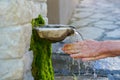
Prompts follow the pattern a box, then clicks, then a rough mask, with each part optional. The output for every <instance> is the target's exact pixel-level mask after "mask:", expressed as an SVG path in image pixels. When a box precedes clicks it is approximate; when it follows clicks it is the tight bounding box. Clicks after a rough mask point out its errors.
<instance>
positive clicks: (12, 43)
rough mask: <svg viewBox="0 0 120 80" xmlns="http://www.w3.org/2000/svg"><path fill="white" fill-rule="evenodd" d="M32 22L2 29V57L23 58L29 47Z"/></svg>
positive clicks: (0, 52) (0, 41) (0, 50)
mask: <svg viewBox="0 0 120 80" xmlns="http://www.w3.org/2000/svg"><path fill="white" fill-rule="evenodd" d="M30 26H31V24H26V25H20V26H16V27H15V26H14V28H13V27H9V28H7V27H4V28H1V29H0V34H2V35H0V59H13V58H21V57H22V56H23V55H24V53H25V51H26V50H28V49H29V45H30V37H31V31H32V29H31V27H30Z"/></svg>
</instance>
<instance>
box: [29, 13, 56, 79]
mask: <svg viewBox="0 0 120 80" xmlns="http://www.w3.org/2000/svg"><path fill="white" fill-rule="evenodd" d="M31 23H32V27H33V28H34V27H37V26H43V25H45V21H44V20H43V18H42V16H40V15H39V16H38V18H36V19H33V20H32V22H31ZM30 49H31V50H33V54H34V59H33V63H32V74H33V77H34V80H54V73H53V67H52V60H51V55H52V52H51V42H49V41H47V40H45V39H41V38H39V36H38V34H37V32H36V30H34V29H33V30H32V38H31V44H30Z"/></svg>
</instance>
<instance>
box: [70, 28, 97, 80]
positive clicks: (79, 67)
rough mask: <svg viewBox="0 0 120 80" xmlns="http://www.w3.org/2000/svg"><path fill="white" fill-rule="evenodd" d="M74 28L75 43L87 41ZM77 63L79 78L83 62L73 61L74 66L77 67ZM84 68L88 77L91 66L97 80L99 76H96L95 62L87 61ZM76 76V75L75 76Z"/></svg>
mask: <svg viewBox="0 0 120 80" xmlns="http://www.w3.org/2000/svg"><path fill="white" fill-rule="evenodd" d="M72 28H73V30H74V32H75V34H74V35H73V36H74V39H75V40H74V41H76V42H78V41H80V40H82V41H83V40H85V39H84V37H83V35H82V34H81V33H80V32H78V31H77V29H75V28H74V27H72ZM72 42H73V41H72ZM75 61H76V62H77V65H78V71H79V72H78V77H79V76H80V74H81V73H80V70H81V65H80V64H81V60H79V59H78V60H74V59H73V60H72V65H75ZM83 66H84V68H85V73H84V75H85V76H87V75H89V74H90V73H89V68H88V67H89V66H90V67H92V68H93V74H92V75H93V76H92V77H93V79H96V78H97V74H96V69H94V62H90V61H87V62H83ZM74 76H75V75H74Z"/></svg>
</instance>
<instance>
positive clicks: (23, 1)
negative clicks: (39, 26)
mask: <svg viewBox="0 0 120 80" xmlns="http://www.w3.org/2000/svg"><path fill="white" fill-rule="evenodd" d="M43 1H44V0H42V3H35V2H33V1H27V0H20V1H19V0H14V1H13V0H9V1H8V0H1V1H0V11H1V13H0V27H6V26H13V25H19V24H24V23H29V22H31V19H32V18H35V17H37V16H38V14H42V15H43V16H44V17H45V16H46V15H47V5H46V3H45V2H43Z"/></svg>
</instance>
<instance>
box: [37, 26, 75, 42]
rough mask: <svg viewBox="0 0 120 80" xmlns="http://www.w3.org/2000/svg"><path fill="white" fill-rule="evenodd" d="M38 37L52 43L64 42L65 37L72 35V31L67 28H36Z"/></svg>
mask: <svg viewBox="0 0 120 80" xmlns="http://www.w3.org/2000/svg"><path fill="white" fill-rule="evenodd" d="M36 30H37V32H38V34H39V37H40V38H44V39H47V40H49V41H52V42H59V41H62V40H64V39H65V38H66V37H67V36H69V35H71V34H73V33H74V30H73V29H72V28H69V27H58V26H57V27H54V28H53V27H38V28H36Z"/></svg>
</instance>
